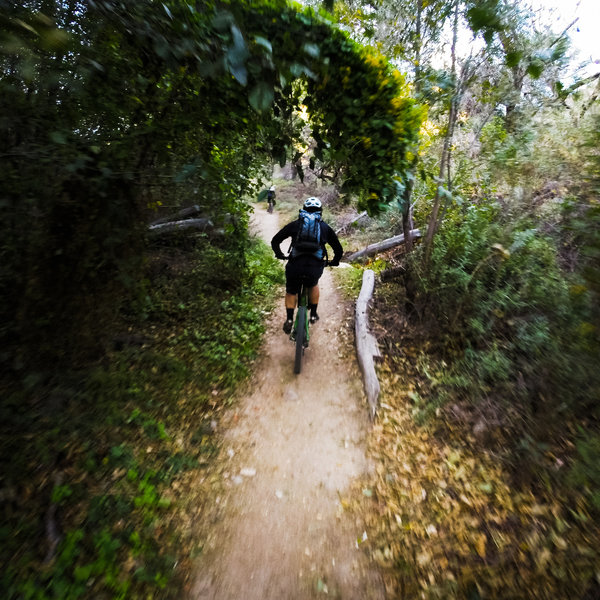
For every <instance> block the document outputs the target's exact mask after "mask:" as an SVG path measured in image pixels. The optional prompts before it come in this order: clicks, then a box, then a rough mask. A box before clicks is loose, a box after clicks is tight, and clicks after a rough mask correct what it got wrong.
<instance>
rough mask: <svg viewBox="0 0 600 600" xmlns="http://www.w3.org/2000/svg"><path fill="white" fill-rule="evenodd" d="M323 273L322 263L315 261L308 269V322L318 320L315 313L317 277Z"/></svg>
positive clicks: (317, 287)
mask: <svg viewBox="0 0 600 600" xmlns="http://www.w3.org/2000/svg"><path fill="white" fill-rule="evenodd" d="M322 274H323V263H321V262H319V263H315V264H314V265H312V266H311V269H310V279H309V281H308V285H309V286H310V287H309V288H308V308H309V309H310V322H311V323H314V322H315V321H318V320H319V315H318V314H317V305H318V304H319V297H320V291H319V279H320V278H321V275H322Z"/></svg>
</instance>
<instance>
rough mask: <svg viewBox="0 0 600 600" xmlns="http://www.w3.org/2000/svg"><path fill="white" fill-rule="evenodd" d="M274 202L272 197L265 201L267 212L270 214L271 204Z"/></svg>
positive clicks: (271, 210)
mask: <svg viewBox="0 0 600 600" xmlns="http://www.w3.org/2000/svg"><path fill="white" fill-rule="evenodd" d="M274 204H275V201H274V200H273V199H272V198H269V199H268V201H267V212H268V213H269V214H271V213H272V212H273V206H274Z"/></svg>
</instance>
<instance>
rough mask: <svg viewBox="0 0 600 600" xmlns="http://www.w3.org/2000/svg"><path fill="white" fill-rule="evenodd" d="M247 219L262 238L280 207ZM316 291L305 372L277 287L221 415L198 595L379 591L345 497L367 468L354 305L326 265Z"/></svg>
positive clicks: (362, 594) (367, 596)
mask: <svg viewBox="0 0 600 600" xmlns="http://www.w3.org/2000/svg"><path fill="white" fill-rule="evenodd" d="M253 227H254V230H255V231H256V232H257V234H258V235H260V236H261V237H262V238H263V239H264V240H265V241H266V242H267V243H269V242H270V239H271V237H272V236H273V235H274V234H275V233H276V231H277V230H278V229H279V222H278V217H277V214H276V213H275V214H268V213H267V212H266V211H265V210H264V209H262V208H260V207H256V209H255V214H254V218H253ZM320 288H321V301H320V303H319V314H320V317H321V320H320V321H319V322H318V323H316V324H315V325H313V326H312V329H311V341H310V347H309V349H307V351H306V354H305V361H304V364H303V368H302V373H301V374H300V375H294V373H293V345H292V343H291V342H290V341H289V339H288V337H287V336H286V335H285V334H284V333H283V331H282V329H281V327H282V324H283V321H284V318H285V313H284V310H283V290H282V299H281V301H278V302H277V305H276V309H275V310H274V311H273V313H272V314H271V316H270V318H269V323H268V326H267V334H266V336H265V342H264V348H263V354H262V356H261V358H260V359H258V360H257V362H256V364H255V367H254V376H253V378H252V381H251V383H250V385H249V386H248V393H247V394H246V395H244V396H243V397H241V398H240V399H239V401H238V402H237V404H236V406H235V408H234V409H232V411H231V412H230V414H228V415H227V416H226V417H225V418H224V419H223V421H222V423H221V428H222V431H224V433H223V437H224V439H223V450H222V456H223V457H224V458H222V460H225V461H228V463H227V466H226V468H225V469H224V471H223V475H222V477H223V479H224V487H225V489H226V490H227V492H226V494H225V495H224V497H223V498H219V499H218V501H219V502H220V504H221V507H222V513H221V514H222V518H221V519H220V520H219V521H218V523H216V524H215V525H214V527H213V529H212V531H211V532H210V534H209V535H208V539H207V540H206V543H205V545H204V550H203V553H202V555H201V557H200V558H199V559H198V564H197V572H196V574H195V576H194V583H193V585H192V586H191V590H190V596H189V597H190V598H192V599H194V600H209V599H210V600H240V599H242V598H243V599H244V600H275V599H277V600H282V599H286V600H305V599H311V598H318V597H323V596H324V595H327V597H329V598H343V599H344V600H353V599H356V600H358V599H360V600H378V599H381V598H384V591H383V590H384V587H383V581H382V579H381V577H380V574H379V572H378V570H377V568H376V567H375V566H374V565H373V564H371V563H369V561H368V558H367V556H366V554H365V553H364V552H363V550H362V548H361V547H360V546H359V541H360V540H361V539H362V537H363V532H364V530H365V527H364V524H363V523H362V522H360V518H359V517H356V516H355V515H354V516H353V515H351V514H349V512H348V511H345V510H344V503H343V502H342V499H343V498H344V496H345V495H348V494H351V493H352V489H353V484H354V485H356V482H357V481H358V480H359V479H360V478H361V477H362V476H364V475H365V474H366V473H367V472H368V471H369V462H368V460H367V457H366V438H367V435H368V431H369V417H368V407H367V404H366V401H365V399H364V395H363V392H362V382H361V377H360V373H359V372H358V369H357V366H356V359H355V355H354V349H353V337H352V319H353V306H352V303H351V302H349V301H347V300H345V299H342V298H341V297H340V295H339V293H338V291H337V289H336V286H335V283H334V281H333V277H332V275H331V272H330V269H326V270H325V273H324V275H323V277H322V278H321V280H320Z"/></svg>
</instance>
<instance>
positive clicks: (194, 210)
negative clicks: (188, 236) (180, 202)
mask: <svg viewBox="0 0 600 600" xmlns="http://www.w3.org/2000/svg"><path fill="white" fill-rule="evenodd" d="M200 212H201V211H200V207H199V206H198V205H197V204H194V206H188V207H187V208H182V209H181V210H180V211H179V212H178V213H175V214H174V215H168V216H166V217H161V218H160V219H156V221H152V223H150V227H153V226H154V225H160V224H161V223H169V222H172V221H181V219H185V218H186V217H191V216H192V215H197V214H198V213H200Z"/></svg>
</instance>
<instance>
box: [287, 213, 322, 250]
mask: <svg viewBox="0 0 600 600" xmlns="http://www.w3.org/2000/svg"><path fill="white" fill-rule="evenodd" d="M298 220H299V221H300V226H299V227H298V233H297V234H296V239H295V240H294V241H293V242H292V254H291V256H292V258H295V257H296V256H299V255H301V254H312V255H313V256H314V257H315V258H319V259H322V258H323V251H324V248H323V245H322V244H321V214H320V213H310V212H307V211H305V210H301V211H300V216H299V218H298Z"/></svg>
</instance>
